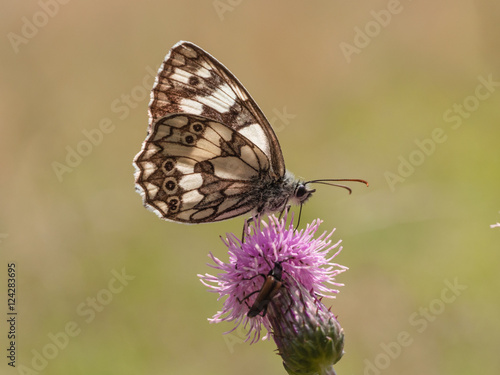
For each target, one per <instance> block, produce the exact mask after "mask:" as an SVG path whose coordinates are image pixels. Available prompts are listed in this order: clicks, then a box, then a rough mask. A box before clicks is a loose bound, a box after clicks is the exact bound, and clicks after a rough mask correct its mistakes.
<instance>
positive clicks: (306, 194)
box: [292, 181, 316, 205]
mask: <svg viewBox="0 0 500 375" xmlns="http://www.w3.org/2000/svg"><path fill="white" fill-rule="evenodd" d="M308 185H309V183H308V182H303V181H298V182H297V184H296V185H295V189H294V191H293V196H292V202H293V203H294V204H296V205H301V204H303V203H305V202H306V201H307V200H308V199H309V198H310V197H311V195H312V194H313V193H314V192H315V191H316V189H311V188H310V187H309V186H308Z"/></svg>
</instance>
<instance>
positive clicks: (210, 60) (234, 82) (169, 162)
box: [133, 41, 367, 223]
mask: <svg viewBox="0 0 500 375" xmlns="http://www.w3.org/2000/svg"><path fill="white" fill-rule="evenodd" d="M133 164H134V166H135V175H134V176H135V183H136V190H137V191H138V192H139V193H140V194H141V196H142V198H143V202H144V205H145V206H146V208H148V209H149V210H151V211H153V212H154V213H156V214H157V215H158V216H159V217H160V218H161V219H164V220H168V221H175V222H182V223H209V222H216V221H221V220H226V219H230V218H232V217H235V216H239V215H243V214H248V213H251V214H252V215H255V214H267V213H273V212H277V211H283V210H284V209H285V208H286V207H289V205H290V203H293V204H298V205H300V206H301V207H302V204H303V203H304V202H305V201H306V200H307V199H308V198H309V197H310V196H311V194H312V193H314V191H315V190H314V189H312V188H311V187H310V184H312V183H323V184H329V185H335V186H340V187H343V188H346V189H348V190H349V192H350V191H351V189H350V188H348V187H347V186H344V185H337V184H333V183H332V182H333V181H357V182H363V183H365V184H367V183H366V181H364V180H357V179H336V180H333V179H329V180H313V181H307V182H304V181H301V180H298V179H296V178H295V177H294V176H293V174H291V173H290V172H288V171H287V170H286V168H285V161H284V159H283V154H282V152H281V147H280V144H279V142H278V139H277V137H276V134H275V133H274V131H273V129H272V127H271V125H270V124H269V121H268V120H267V119H266V117H265V116H264V114H263V113H262V111H261V110H260V108H259V107H258V106H257V103H256V102H255V101H254V100H253V99H252V97H251V96H250V94H249V93H248V91H247V90H246V89H245V88H244V87H243V85H242V84H241V83H240V82H239V81H238V79H237V78H236V77H235V76H234V75H233V74H232V73H231V72H230V71H229V70H228V69H227V68H226V67H224V65H222V64H221V63H220V62H219V61H217V60H216V59H215V58H214V57H212V56H211V55H210V54H208V53H207V52H205V51H204V50H203V49H201V48H200V47H198V46H196V45H195V44H193V43H190V42H185V41H181V42H178V43H177V44H175V45H174V46H173V47H172V49H171V50H170V51H169V52H168V54H167V56H166V57H165V61H164V62H163V64H162V65H161V67H160V69H159V71H158V75H157V77H156V80H155V83H154V86H153V89H152V92H151V101H150V103H149V126H148V134H147V137H146V139H145V141H144V142H143V144H142V148H141V151H140V152H139V153H138V154H137V155H136V156H135V158H134V162H133Z"/></svg>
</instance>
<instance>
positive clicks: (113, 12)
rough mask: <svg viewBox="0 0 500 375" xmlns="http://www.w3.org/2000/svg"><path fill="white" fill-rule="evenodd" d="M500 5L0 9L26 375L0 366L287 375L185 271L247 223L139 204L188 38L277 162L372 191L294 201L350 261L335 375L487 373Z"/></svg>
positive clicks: (4, 224)
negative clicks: (143, 156) (180, 44)
mask: <svg viewBox="0 0 500 375" xmlns="http://www.w3.org/2000/svg"><path fill="white" fill-rule="evenodd" d="M63 3H64V4H63ZM499 10H500V6H499V3H498V2H496V1H493V0H491V1H460V2H456V1H451V0H446V1H439V2H435V1H431V0H426V1H410V0H404V1H403V0H402V1H401V2H398V1H395V0H388V1H385V0H382V1H369V2H367V1H365V2H358V3H356V4H352V3H351V2H348V1H334V2H316V1H314V2H299V1H296V2H289V1H273V2H265V1H251V2H250V1H233V0H231V1H229V0H221V1H213V2H212V1H182V2H181V1H175V2H174V1H163V2H160V1H142V2H131V3H124V2H122V1H108V0H105V1H100V2H82V1H66V2H64V1H62V0H61V2H57V1H56V0H40V1H30V2H17V1H11V0H10V1H4V2H3V11H2V12H1V14H0V19H1V25H2V26H1V29H2V35H3V36H4V37H3V39H2V42H1V44H0V49H1V56H2V59H1V61H2V70H1V73H0V74H1V76H0V77H1V85H0V95H1V100H0V106H1V109H0V113H1V136H0V153H1V165H2V178H1V181H2V182H1V185H2V199H1V212H0V236H1V238H0V240H1V243H0V251H1V252H0V258H1V259H0V260H1V263H0V268H1V271H0V274H1V275H2V276H1V279H2V280H3V281H2V284H3V285H4V287H3V289H2V295H3V296H4V297H3V298H2V300H1V304H2V306H3V307H2V309H1V310H2V311H5V313H4V316H2V318H1V322H2V323H1V325H0V327H1V332H0V337H1V338H2V339H1V340H0V342H1V347H2V352H3V353H5V349H6V348H7V347H8V345H7V344H8V340H7V331H8V327H7V325H6V319H7V315H6V311H7V297H6V289H7V287H6V270H7V263H8V262H15V263H16V265H17V280H18V281H17V282H18V288H17V297H18V298H17V308H18V312H19V315H18V317H17V319H18V321H17V326H16V328H17V334H18V341H17V350H18V352H17V365H18V366H21V365H22V366H25V368H24V370H23V371H24V372H22V371H19V372H18V370H19V367H18V368H17V369H16V370H13V369H10V368H9V367H8V366H7V364H6V362H7V359H6V358H5V357H4V355H2V360H1V364H0V366H1V367H0V368H1V370H0V372H1V373H2V374H4V373H5V374H10V373H12V374H17V373H30V374H31V373H32V372H28V370H27V369H28V368H30V369H35V370H37V368H36V366H38V370H40V371H37V372H36V373H40V374H196V373H203V374H219V375H223V374H234V373H238V374H240V375H246V374H285V371H284V370H283V368H282V365H281V360H280V358H279V357H278V356H277V355H276V354H275V353H274V348H275V346H274V343H273V342H272V341H271V342H259V343H257V344H255V345H252V346H250V345H248V344H246V343H242V342H241V337H242V336H243V331H242V330H241V331H237V332H236V333H235V334H233V335H231V336H229V337H227V336H226V337H224V336H223V335H222V333H223V332H225V331H227V330H229V329H231V328H232V326H231V325H229V324H219V325H213V324H209V323H208V322H207V318H208V317H210V316H212V315H213V314H214V313H215V312H216V311H217V310H218V309H220V308H221V306H222V301H217V300H216V295H214V294H211V293H207V291H206V287H204V286H203V285H202V284H201V283H200V282H199V281H198V278H197V276H196V275H197V274H198V273H205V272H211V269H210V268H209V267H208V266H206V263H207V262H208V261H209V259H208V258H207V254H208V252H209V251H212V252H213V253H214V254H215V255H216V256H218V257H220V258H222V259H227V257H226V250H225V248H224V246H223V244H222V243H221V241H220V239H219V235H223V234H224V233H226V232H236V233H240V231H241V226H242V223H243V218H237V219H233V220H230V221H227V222H222V223H217V224H210V225H193V226H188V225H180V224H175V223H168V222H163V221H161V220H159V219H158V218H157V217H156V216H155V215H154V214H152V213H150V212H148V211H147V210H145V209H144V208H143V207H142V204H141V199H140V197H139V195H138V194H136V193H135V192H134V184H133V167H132V164H131V163H132V159H133V157H134V155H135V154H136V153H137V152H138V151H139V150H140V146H141V143H142V141H143V139H144V137H145V134H146V127H147V121H148V118H147V105H148V102H149V91H150V89H151V86H152V82H153V78H152V76H151V73H150V72H151V71H153V72H156V70H157V69H158V67H159V65H160V64H161V62H162V61H163V58H164V56H165V54H166V53H167V51H168V50H169V49H170V47H171V46H172V45H173V44H174V43H176V42H177V41H179V40H189V41H192V42H194V43H196V44H198V45H199V46H201V47H202V48H204V49H206V50H207V51H208V52H210V53H211V54H213V55H214V56H215V57H216V58H217V59H219V60H220V61H221V62H223V63H224V64H225V65H226V66H227V67H228V68H229V69H230V70H231V71H232V72H233V73H234V74H235V75H236V76H237V77H238V78H239V79H240V80H241V81H242V83H243V84H244V85H245V86H246V87H247V89H248V90H249V92H250V93H251V94H252V96H253V97H254V98H255V99H256V101H257V102H258V103H259V105H260V106H261V108H262V109H263V111H264V112H265V113H266V114H267V116H268V118H269V119H274V124H275V125H276V129H277V133H278V137H279V139H280V142H281V145H282V148H283V152H284V155H285V159H286V162H287V167H288V169H290V170H291V171H293V172H294V173H295V174H296V175H298V176H302V177H304V178H307V179H316V178H341V177H344V178H348V177H352V178H364V179H366V180H368V181H369V182H370V187H369V188H365V187H363V186H361V185H359V186H357V185H355V186H354V187H353V188H354V191H353V194H352V195H351V196H348V195H347V194H346V192H345V191H343V190H340V189H335V188H329V187H326V186H318V191H317V193H316V195H315V197H314V198H313V199H312V200H311V201H310V202H309V203H308V204H307V205H306V206H305V208H304V210H303V217H302V220H303V221H302V223H306V222H309V221H311V220H313V219H314V218H317V217H320V218H322V219H323V220H324V224H323V225H322V228H323V229H324V230H328V231H329V230H331V229H332V228H334V227H336V228H337V231H336V233H335V236H334V239H342V240H343V246H344V250H343V252H342V254H341V255H340V256H339V257H338V258H337V261H338V262H339V263H341V264H344V265H346V266H348V267H349V268H350V270H349V271H348V272H346V273H344V274H342V275H340V277H339V278H338V281H339V282H343V283H345V286H344V287H343V288H341V293H340V294H339V295H338V297H337V299H336V300H334V301H333V304H332V306H333V307H332V309H333V311H334V312H335V313H336V314H338V316H339V320H340V322H341V324H342V326H343V327H344V330H345V334H346V346H345V350H346V354H345V356H344V357H343V359H342V360H341V361H340V362H339V363H338V364H337V366H336V369H337V373H338V374H371V375H373V374H378V373H383V374H402V373H404V374H406V375H411V374H429V375H430V374H455V375H460V374H470V373H482V374H497V373H499V371H500V357H499V355H498V348H499V345H498V340H499V338H500V322H499V319H498V314H499V307H500V299H499V293H498V290H499V287H500V282H499V279H500V278H499V276H498V275H499V272H498V267H499V264H500V262H499V261H500V256H499V250H500V246H499V244H500V228H490V225H491V224H494V223H496V222H500V194H499V190H500V189H499V187H500V176H499V173H498V171H499V168H498V165H499V161H500V160H499V159H500V147H499V140H500V111H499V109H500V108H499V107H500V106H499V104H500V100H499V99H500V48H499V46H500V24H499V22H498V19H499V17H500V12H499ZM488 81H489V83H487V82H488ZM485 82H486V83H485ZM283 111H286V113H287V114H288V115H289V117H288V118H285V119H282V118H280V117H279V114H281V113H283ZM106 121H110V124H109V123H108V124H107V125H106ZM99 126H102V127H104V128H103V130H105V131H106V132H104V131H103V130H100V131H97V130H95V129H99ZM440 129H441V130H440ZM98 133H99V134H101V136H98V135H97V134H98ZM86 134H93V136H94V138H93V139H94V143H95V144H94V145H91V146H90V147H88V146H89V145H90V143H89V142H86V141H85V140H87V135H86ZM433 136H434V137H435V140H432V137H433ZM438 141H439V142H438ZM419 144H420V146H419ZM75 151H76V152H79V153H81V154H83V156H80V157H78V156H75V155H74V154H72V153H74V152H75ZM424 151H425V153H424ZM68 155H70V156H68ZM67 158H68V159H67ZM122 271H123V272H124V273H125V274H126V275H128V276H127V277H128V280H127V279H126V280H123V281H122V283H120V282H119V281H116V276H115V275H116V273H118V274H120V273H122ZM125 284H126V285H125ZM453 284H457V285H459V287H454V288H451V287H450V285H453ZM93 299H94V301H97V302H92V301H93ZM99 301H100V302H99ZM327 302H328V303H330V302H331V301H327ZM68 324H69V325H68ZM66 329H68V332H70V333H72V334H73V336H71V337H70V336H67V337H68V338H67V339H65V337H66V334H62V332H64V331H65V330H66ZM404 332H406V334H405V333H404ZM54 337H55V338H54ZM401 337H405V339H404V340H402V339H401ZM398 339H400V341H401V340H402V341H403V342H400V343H398V344H397V343H395V342H397V340H398ZM54 340H56V342H58V343H59V348H58V347H56V346H55V344H53V341H54ZM58 340H59V341H58ZM403 344H404V345H403ZM37 353H42V355H43V356H45V357H50V359H48V360H47V361H45V362H44V360H43V359H42V358H41V357H40V354H37ZM43 353H45V354H43ZM33 361H34V362H33ZM33 366H35V368H34V367H33Z"/></svg>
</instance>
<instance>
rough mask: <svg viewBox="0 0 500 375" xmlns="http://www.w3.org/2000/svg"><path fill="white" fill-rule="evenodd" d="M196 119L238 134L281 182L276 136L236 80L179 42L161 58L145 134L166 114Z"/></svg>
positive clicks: (203, 54) (190, 45) (197, 50)
mask: <svg viewBox="0 0 500 375" xmlns="http://www.w3.org/2000/svg"><path fill="white" fill-rule="evenodd" d="M174 113H186V114H192V115H199V116H203V117H206V118H209V119H212V120H214V121H216V122H219V123H221V124H224V125H226V126H227V127H229V128H231V129H233V130H235V131H237V132H239V133H240V134H242V135H244V136H245V137H246V138H248V139H249V140H250V141H251V142H253V143H254V144H255V145H256V146H258V147H259V148H260V149H261V150H262V151H263V152H264V153H265V154H266V155H267V156H268V158H269V160H270V162H271V170H270V173H271V174H273V175H275V176H278V177H282V176H283V175H284V174H285V162H284V160H283V155H282V152H281V148H280V145H279V143H278V139H277V137H276V134H275V133H274V131H273V129H272V127H271V125H270V124H269V122H268V121H267V119H266V117H265V116H264V114H263V113H262V111H261V110H260V108H259V107H258V106H257V103H255V101H254V100H253V99H252V98H251V96H250V94H249V93H248V92H247V90H246V89H245V88H244V87H243V85H241V83H240V82H239V81H238V79H237V78H236V77H235V76H234V75H233V74H232V73H231V72H230V71H229V70H228V69H227V68H226V67H224V65H222V64H221V63H220V62H219V61H217V60H216V59H215V58H214V57H212V56H211V55H210V54H208V53H207V52H205V51H204V50H203V49H201V48H200V47H198V46H196V45H194V44H193V43H190V42H179V43H177V44H176V45H175V46H174V47H172V49H171V50H170V51H169V53H168V54H167V56H166V57H165V61H164V62H163V64H162V66H161V67H160V70H159V71H158V75H157V77H156V81H155V85H154V87H153V90H152V92H151V101H150V104H149V117H150V118H149V130H150V131H151V129H152V128H153V126H154V124H155V123H156V121H157V120H158V119H159V118H161V117H163V116H166V115H168V114H174Z"/></svg>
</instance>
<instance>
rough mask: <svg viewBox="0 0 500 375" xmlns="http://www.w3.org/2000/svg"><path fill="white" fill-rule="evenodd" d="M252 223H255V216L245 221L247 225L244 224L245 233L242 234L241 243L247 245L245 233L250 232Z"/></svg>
mask: <svg viewBox="0 0 500 375" xmlns="http://www.w3.org/2000/svg"><path fill="white" fill-rule="evenodd" d="M252 221H254V217H253V216H252V217H250V218H248V219H246V220H245V223H244V224H243V231H242V232H241V243H245V233H246V232H248V227H249V225H250V224H251V223H252Z"/></svg>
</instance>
